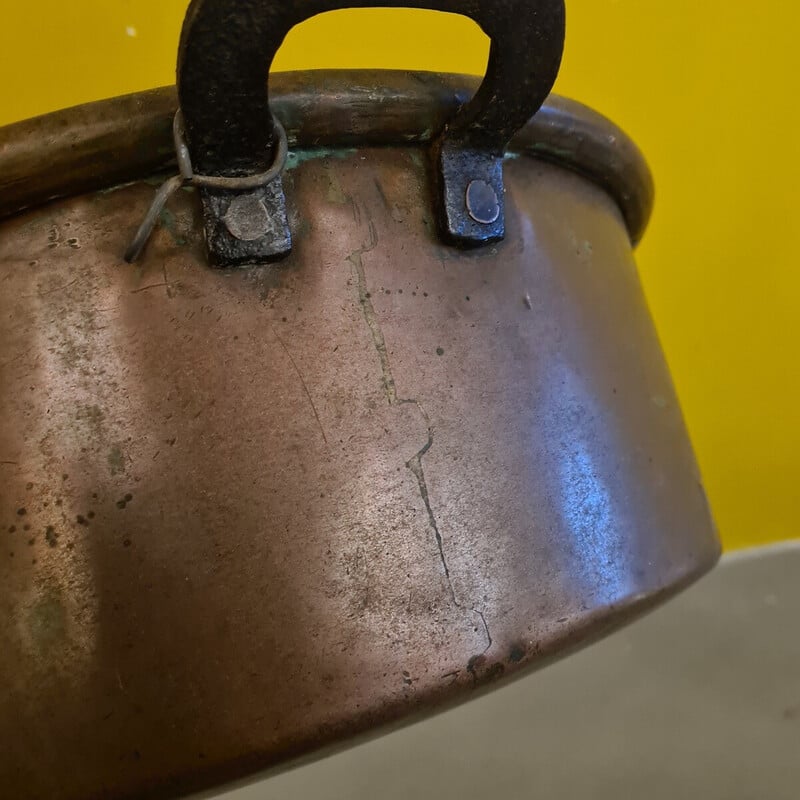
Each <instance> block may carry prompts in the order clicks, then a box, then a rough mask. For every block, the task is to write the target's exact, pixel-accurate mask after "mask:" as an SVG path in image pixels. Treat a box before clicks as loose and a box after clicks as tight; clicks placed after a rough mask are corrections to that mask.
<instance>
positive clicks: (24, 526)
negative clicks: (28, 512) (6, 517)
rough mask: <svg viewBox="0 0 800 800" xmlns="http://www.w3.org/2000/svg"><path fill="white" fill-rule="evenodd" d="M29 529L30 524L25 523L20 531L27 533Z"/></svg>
mask: <svg viewBox="0 0 800 800" xmlns="http://www.w3.org/2000/svg"><path fill="white" fill-rule="evenodd" d="M30 529H31V524H30V523H29V522H26V523H25V524H24V525H23V526H22V530H24V531H29V530H30Z"/></svg>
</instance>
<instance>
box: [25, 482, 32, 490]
mask: <svg viewBox="0 0 800 800" xmlns="http://www.w3.org/2000/svg"><path fill="white" fill-rule="evenodd" d="M25 488H26V489H27V490H28V491H30V490H31V489H33V484H32V483H30V482H28V483H26V484H25Z"/></svg>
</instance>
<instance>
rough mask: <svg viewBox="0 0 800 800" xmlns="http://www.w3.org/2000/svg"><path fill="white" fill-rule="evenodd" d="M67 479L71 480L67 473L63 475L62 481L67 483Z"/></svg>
mask: <svg viewBox="0 0 800 800" xmlns="http://www.w3.org/2000/svg"><path fill="white" fill-rule="evenodd" d="M67 478H69V475H67V473H66V472H65V473H63V474H62V475H61V480H62V481H65V480H66V479H67Z"/></svg>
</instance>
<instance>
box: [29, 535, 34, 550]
mask: <svg viewBox="0 0 800 800" xmlns="http://www.w3.org/2000/svg"><path fill="white" fill-rule="evenodd" d="M35 544H36V537H35V536H31V538H30V539H28V547H33V545H35Z"/></svg>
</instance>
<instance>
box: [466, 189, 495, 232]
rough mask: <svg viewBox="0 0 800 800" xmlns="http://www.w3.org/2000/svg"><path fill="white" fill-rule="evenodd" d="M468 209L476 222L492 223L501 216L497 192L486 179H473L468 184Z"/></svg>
mask: <svg viewBox="0 0 800 800" xmlns="http://www.w3.org/2000/svg"><path fill="white" fill-rule="evenodd" d="M467 211H469V215H470V216H471V217H472V219H474V220H475V222H479V223H481V224H482V225H491V224H492V223H493V222H496V221H497V218H498V217H499V216H500V202H499V200H498V199H497V193H496V192H495V190H494V189H493V188H492V187H491V186H490V185H489V184H488V183H486V181H480V180H479V181H472V182H471V183H470V184H469V186H467Z"/></svg>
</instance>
